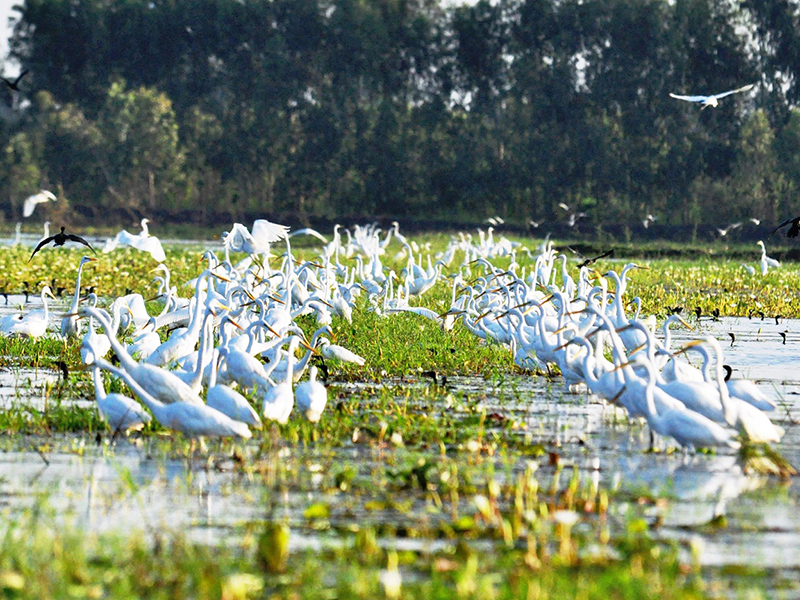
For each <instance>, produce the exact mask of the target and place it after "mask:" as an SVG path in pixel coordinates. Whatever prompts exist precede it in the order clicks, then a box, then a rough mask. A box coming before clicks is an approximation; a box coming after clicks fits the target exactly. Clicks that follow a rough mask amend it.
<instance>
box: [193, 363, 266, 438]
mask: <svg viewBox="0 0 800 600" xmlns="http://www.w3.org/2000/svg"><path fill="white" fill-rule="evenodd" d="M220 360H222V357H221V356H219V357H217V358H216V359H214V360H212V361H211V375H210V377H209V381H208V391H207V392H206V404H207V405H208V406H210V407H211V408H214V409H216V410H218V411H219V412H221V413H222V414H225V415H227V416H229V417H230V418H231V419H233V420H234V421H241V422H242V423H245V424H247V425H251V426H252V427H255V428H256V429H261V418H260V417H259V416H258V413H257V412H256V411H255V410H253V407H252V406H250V403H249V402H248V401H247V398H245V397H244V396H242V395H241V394H240V393H239V392H237V391H236V390H234V389H233V388H230V387H228V386H227V385H225V384H224V383H217V369H218V366H219V365H218V363H219V361H220Z"/></svg>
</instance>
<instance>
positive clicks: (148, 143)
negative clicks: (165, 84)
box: [99, 82, 184, 209]
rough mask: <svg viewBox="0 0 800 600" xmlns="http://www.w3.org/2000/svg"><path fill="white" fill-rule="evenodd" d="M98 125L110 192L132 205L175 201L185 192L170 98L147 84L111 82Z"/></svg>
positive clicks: (180, 154) (181, 156) (119, 200)
mask: <svg viewBox="0 0 800 600" xmlns="http://www.w3.org/2000/svg"><path fill="white" fill-rule="evenodd" d="M99 127H100V130H101V131H102V133H103V139H104V146H105V149H106V150H105V155H106V156H107V160H108V165H107V169H106V172H107V176H108V178H109V185H108V192H109V193H110V195H111V196H113V198H115V199H116V201H117V202H118V203H121V204H123V205H126V206H127V207H129V208H135V209H141V208H143V207H149V208H155V207H156V206H157V205H160V206H163V207H169V206H170V205H174V203H175V200H176V199H177V198H180V196H181V194H182V193H183V190H182V188H181V183H182V179H183V175H182V172H181V167H182V165H183V163H184V156H183V153H182V152H181V149H180V148H179V145H178V125H177V123H176V121H175V113H174V112H173V110H172V103H171V102H170V100H169V98H168V97H167V96H166V95H164V94H162V93H160V92H158V91H156V90H153V89H151V88H139V89H137V90H128V89H126V87H125V84H124V83H122V82H115V83H114V84H112V85H111V88H110V89H109V90H108V98H107V100H106V104H105V106H104V107H103V110H102V112H101V114H100V118H99ZM157 201H160V203H158V204H157Z"/></svg>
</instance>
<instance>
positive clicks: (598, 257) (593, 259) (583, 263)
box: [578, 248, 614, 269]
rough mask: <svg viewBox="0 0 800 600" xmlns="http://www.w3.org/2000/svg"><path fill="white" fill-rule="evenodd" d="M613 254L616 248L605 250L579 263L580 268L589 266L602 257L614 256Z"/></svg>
mask: <svg viewBox="0 0 800 600" xmlns="http://www.w3.org/2000/svg"><path fill="white" fill-rule="evenodd" d="M613 254H614V250H613V248H612V249H611V250H608V251H606V252H603V253H602V254H600V255H599V256H595V257H594V258H587V259H586V260H584V261H583V262H582V263H581V264H579V265H578V268H579V269H580V268H581V267H588V266H589V265H591V264H594V263H596V262H597V261H598V260H600V259H601V258H605V257H607V256H612V255H613Z"/></svg>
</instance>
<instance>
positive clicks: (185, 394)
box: [78, 306, 203, 405]
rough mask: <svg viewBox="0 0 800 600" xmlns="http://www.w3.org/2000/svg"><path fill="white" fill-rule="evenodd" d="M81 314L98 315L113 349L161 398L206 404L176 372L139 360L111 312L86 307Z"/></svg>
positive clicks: (128, 368) (154, 393)
mask: <svg viewBox="0 0 800 600" xmlns="http://www.w3.org/2000/svg"><path fill="white" fill-rule="evenodd" d="M78 314H79V315H81V316H87V317H94V318H95V320H96V321H97V322H98V323H100V325H101V327H102V328H103V330H104V331H105V332H106V336H108V340H109V342H111V349H112V350H114V353H115V354H116V355H117V358H118V359H119V362H120V364H121V365H122V367H123V368H124V369H125V371H126V372H128V373H129V374H130V376H131V377H132V378H133V379H135V380H136V381H137V382H138V383H139V385H141V386H142V387H143V388H144V389H145V390H146V391H147V392H148V393H149V394H152V395H153V396H154V397H155V398H156V399H157V400H159V401H160V402H163V403H166V404H169V403H171V402H177V401H180V402H184V403H188V404H196V405H200V404H203V400H202V399H201V398H200V396H198V395H197V394H196V393H195V392H194V390H192V388H191V387H189V385H187V384H186V383H185V382H184V381H182V380H181V379H180V378H179V377H178V376H176V375H175V374H174V373H170V372H169V371H165V370H164V369H162V368H160V367H156V366H154V365H148V364H146V363H140V362H137V361H135V360H134V359H133V358H132V357H131V355H130V354H128V352H127V351H126V350H125V348H123V346H122V344H121V343H120V342H119V340H117V338H116V336H115V335H114V329H113V327H112V326H111V321H110V319H109V318H108V314H107V313H105V312H104V311H100V310H98V309H96V308H91V307H88V306H84V307H81V308H79V309H78Z"/></svg>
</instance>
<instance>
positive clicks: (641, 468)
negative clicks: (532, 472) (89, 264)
mask: <svg viewBox="0 0 800 600" xmlns="http://www.w3.org/2000/svg"><path fill="white" fill-rule="evenodd" d="M38 303H39V300H38V298H33V297H32V298H31V302H30V304H29V306H28V307H26V308H30V307H35V306H36V304H38ZM59 305H60V306H61V307H62V309H63V307H64V306H66V302H61V303H59ZM59 305H57V306H59ZM8 310H10V309H9V308H6V307H4V306H0V316H2V315H3V314H5V313H6V312H7V311H8ZM55 312H56V313H58V308H56V311H55ZM59 318H60V314H55V315H54V316H53V319H54V324H55V323H56V322H57V319H59ZM729 332H731V333H733V334H734V335H735V342H734V344H733V346H732V347H731V346H730V337H729V335H728V333H729ZM780 332H784V333H785V334H786V341H785V343H784V340H783V338H782V337H781V336H780V335H779V333H780ZM706 334H713V335H715V336H716V337H717V338H718V339H720V340H722V341H723V343H724V345H725V346H726V348H725V361H726V362H727V363H728V364H730V365H732V366H733V367H734V377H748V378H752V379H754V380H755V381H756V382H757V384H758V386H759V387H760V388H761V389H762V390H763V391H764V392H765V394H766V395H767V396H768V397H770V398H772V399H773V400H775V402H776V403H777V404H778V409H777V410H776V411H775V412H774V413H773V414H772V415H771V417H772V418H773V420H774V421H775V422H776V423H777V424H779V425H781V426H782V427H784V428H785V430H786V435H785V436H784V438H783V440H782V441H781V443H780V444H778V445H777V446H776V448H777V450H778V451H779V452H780V453H781V454H782V455H783V456H784V457H785V458H787V459H788V460H789V462H790V463H792V464H794V465H795V466H800V428H798V426H797V423H798V421H797V419H798V418H800V406H798V402H797V396H798V394H800V321H798V320H781V321H780V323H779V324H776V323H775V321H774V319H772V320H769V319H764V320H763V321H762V320H760V319H752V320H751V319H747V318H724V319H721V320H720V321H718V322H717V321H711V320H705V319H703V321H702V322H701V323H700V324H699V326H698V328H697V330H696V331H687V330H680V329H676V330H675V331H674V333H673V340H674V342H673V343H674V347H679V346H680V344H682V343H683V342H685V341H687V340H690V339H696V338H698V337H700V336H702V335H706ZM58 377H59V374H58V373H57V372H56V371H49V370H46V369H39V370H38V371H31V370H24V369H5V370H3V371H0V408H2V407H6V406H8V404H9V403H10V402H29V403H31V404H32V405H34V406H35V407H37V408H38V409H39V410H41V409H42V408H43V407H44V404H43V402H44V400H43V396H44V392H43V390H44V389H45V384H46V383H47V382H51V383H55V382H56V381H57V378H58ZM385 385H387V386H390V387H391V388H392V389H395V390H396V391H397V395H398V397H402V396H404V395H405V393H406V392H407V390H409V389H411V390H412V394H411V395H410V398H411V400H410V402H411V404H412V405H413V404H414V403H416V402H424V403H431V402H433V401H434V400H431V396H426V397H425V398H424V399H422V392H423V391H424V390H425V388H427V387H429V386H431V385H432V382H431V381H430V379H427V378H420V379H414V378H410V379H405V380H402V381H400V380H387V381H386V382H385ZM447 385H448V386H449V393H451V394H452V396H453V397H456V398H459V399H462V400H460V402H462V403H465V404H468V405H469V406H471V407H473V408H474V407H475V406H483V407H485V410H486V414H487V415H492V418H496V419H505V418H510V419H513V420H516V421H518V422H519V423H523V424H524V427H521V428H520V430H519V435H520V436H524V439H526V440H527V441H528V442H529V443H530V444H531V445H532V446H533V445H535V444H541V445H543V446H544V447H546V448H547V449H548V450H551V451H553V452H555V453H557V454H558V455H559V460H560V461H561V463H562V464H564V465H566V466H571V465H577V466H578V467H579V468H580V471H581V476H582V477H583V478H584V479H587V480H592V481H594V482H595V484H597V485H599V486H601V487H605V488H609V489H614V490H619V492H620V494H621V496H620V498H621V500H620V501H618V502H615V503H614V504H613V506H615V507H616V508H615V510H616V511H617V513H616V517H618V518H619V519H620V520H621V521H623V520H624V517H625V513H626V511H628V510H640V507H639V502H640V501H639V498H640V497H641V495H642V494H643V493H645V495H646V496H648V497H652V498H659V497H661V498H665V499H666V501H665V502H656V503H653V504H652V506H648V507H647V508H646V510H645V511H644V512H645V515H646V518H647V519H648V521H649V522H650V523H651V524H652V525H653V527H654V531H655V532H656V535H658V536H662V537H663V538H665V539H673V540H678V541H679V542H681V543H682V544H684V545H685V546H686V547H688V545H689V543H690V541H691V543H692V544H693V545H695V546H697V545H698V544H699V546H700V547H702V551H701V553H700V561H701V564H702V565H704V566H706V567H709V568H711V569H719V568H722V567H726V568H730V567H737V566H746V567H754V568H760V569H768V570H770V571H773V572H775V573H779V574H782V575H781V576H782V577H783V578H784V579H787V580H788V579H791V577H792V576H793V574H796V571H795V570H797V569H800V511H797V510H796V507H797V505H798V503H800V495H799V494H798V491H797V489H796V487H795V486H792V485H791V482H781V481H779V480H778V479H777V478H775V477H767V476H764V475H758V474H752V473H747V472H745V470H744V468H743V466H742V464H741V461H740V460H739V458H738V457H737V456H736V455H735V454H731V453H726V452H725V451H721V452H720V453H718V454H711V455H703V454H698V455H686V454H683V453H681V452H676V453H672V454H666V453H647V452H645V450H646V448H647V447H648V445H649V436H648V433H647V431H646V429H645V428H643V427H641V426H639V425H634V426H631V425H630V424H628V423H627V422H626V420H625V419H624V418H620V415H619V414H617V412H616V409H615V408H614V407H609V406H607V405H605V404H603V403H600V402H598V401H596V400H594V399H591V398H589V397H588V396H587V395H586V394H569V393H567V392H566V391H564V389H563V386H562V385H561V382H560V381H559V380H554V381H548V380H547V379H545V378H542V377H539V378H532V377H528V376H515V375H509V376H506V377H504V378H503V379H502V380H494V381H491V380H490V381H487V380H483V379H478V378H470V377H452V378H450V379H449V381H448V384H447ZM371 386H373V387H374V384H371ZM369 387H370V386H367V385H364V384H347V385H345V384H342V385H341V386H338V387H337V386H334V387H333V388H332V389H331V394H330V395H331V397H334V395H335V394H336V393H337V392H338V393H341V394H342V395H344V396H345V397H346V396H347V395H350V394H355V395H360V394H362V393H364V391H365V389H368V388H369ZM414 390H419V392H420V399H419V400H417V399H415V394H414V393H413V391H414ZM433 397H434V398H435V401H437V402H439V401H441V402H446V401H447V400H445V399H444V396H442V397H441V398H439V397H436V396H433ZM75 401H76V402H83V403H86V402H91V399H75ZM323 418H335V416H334V414H333V413H332V412H330V411H329V412H328V413H326V414H325V415H323ZM489 422H490V423H491V419H490V420H489ZM490 426H491V425H490ZM498 426H499V425H498ZM3 443H4V446H3V450H4V451H2V452H0V506H3V507H6V508H8V509H9V510H10V511H11V512H15V511H19V510H22V509H23V508H24V507H27V506H31V505H32V504H33V503H35V502H36V501H37V498H39V497H40V496H41V495H42V494H45V495H46V496H47V498H48V502H49V503H50V504H51V505H53V506H54V508H55V509H56V510H57V511H58V512H59V513H63V514H69V515H73V517H74V518H75V520H76V522H77V523H78V524H80V525H81V526H82V527H85V528H87V529H88V530H91V531H118V530H119V529H120V528H121V529H128V528H130V529H144V530H145V531H148V532H156V531H159V530H161V529H164V528H178V529H181V530H184V531H186V532H187V534H188V535H189V537H191V538H192V539H195V540H198V541H202V542H205V543H214V544H216V543H232V542H235V541H236V540H239V539H241V537H242V536H243V535H245V532H246V531H247V530H248V527H249V526H250V525H251V524H252V523H254V522H255V523H257V522H260V521H261V520H263V519H266V518H274V517H275V516H280V517H282V518H287V519H288V520H289V522H290V523H291V524H292V526H293V529H294V528H296V529H297V530H298V532H299V533H298V535H293V536H292V544H293V548H295V549H296V548H300V547H318V546H319V545H322V544H327V543H336V541H335V538H336V536H335V535H333V534H331V530H329V529H326V530H325V531H320V532H315V531H314V529H313V527H310V526H309V523H308V520H307V519H306V518H305V517H304V514H303V513H304V511H305V509H306V508H307V507H308V506H309V505H311V504H314V503H316V502H326V503H329V504H330V505H331V506H332V509H331V516H330V519H329V525H330V527H332V528H333V530H336V529H337V528H338V529H344V530H346V529H347V527H348V525H350V524H353V523H360V522H364V521H371V522H377V523H380V522H382V521H391V522H393V524H395V525H396V526H401V525H402V526H409V527H431V526H432V524H433V525H435V523H436V522H437V520H442V521H447V518H448V515H444V514H438V515H437V514H435V512H431V511H429V510H427V509H428V508H429V507H428V506H427V505H426V504H425V502H424V501H422V500H421V498H420V496H419V494H417V495H413V494H405V493H404V492H398V499H399V500H403V499H407V500H408V501H409V502H410V503H411V504H410V506H409V507H407V508H408V510H407V512H405V513H400V514H398V512H397V511H392V510H383V509H380V508H378V509H376V510H371V511H365V510H364V508H363V506H362V503H361V502H359V501H354V500H353V499H352V498H351V496H350V495H348V494H339V493H336V491H335V489H332V488H333V486H332V484H331V478H332V473H331V472H332V470H333V469H335V467H336V466H337V465H341V464H344V463H346V462H348V461H352V462H354V463H356V464H360V465H362V466H361V467H360V469H362V470H366V471H362V472H369V470H370V469H374V470H376V471H377V472H382V471H383V470H385V469H386V468H387V456H388V457H389V459H392V457H393V453H394V452H397V453H398V454H400V453H401V452H402V451H401V450H394V449H391V448H390V449H388V450H386V449H376V448H375V447H373V446H370V445H359V444H348V445H346V446H345V447H342V448H339V449H335V450H334V451H333V452H334V454H333V455H332V456H320V455H319V454H318V453H317V451H316V450H315V448H314V447H313V445H311V446H310V447H309V448H302V447H296V446H287V447H286V448H283V449H280V448H281V445H280V444H279V445H278V446H277V448H276V450H274V451H267V452H264V453H262V454H259V455H258V457H257V458H254V459H253V460H256V462H257V464H258V468H257V469H255V471H248V470H247V469H245V470H244V471H243V470H242V469H240V468H238V466H237V464H236V463H235V462H234V461H233V460H232V459H230V458H228V457H225V456H220V455H219V454H218V453H215V452H213V449H214V444H211V448H212V453H211V455H212V456H214V457H215V459H214V462H213V464H211V465H210V466H209V465H207V463H206V459H205V458H198V459H195V460H192V459H190V458H185V459H175V458H167V457H165V455H164V452H163V442H162V441H161V440H158V439H147V440H145V441H141V440H136V439H135V438H132V439H131V440H124V439H122V440H117V441H115V442H114V444H113V445H109V443H108V440H107V439H106V440H104V441H103V442H102V443H101V444H99V445H98V444H97V443H96V442H95V440H94V438H91V437H89V436H66V437H56V438H27V437H23V438H19V439H16V440H11V439H6V440H5V441H4V442H3ZM42 446H45V449H44V450H42ZM37 448H38V449H39V450H38V451H37ZM247 450H248V451H249V452H250V453H251V457H255V456H256V450H255V444H252V445H250V446H248V447H247ZM432 454H434V455H435V453H434V452H432ZM529 459H530V457H526V458H525V459H524V460H525V461H527V460H529ZM536 460H538V461H539V463H540V468H539V473H540V475H541V477H540V481H542V482H548V481H549V476H550V474H551V473H552V472H553V471H554V467H553V466H552V465H551V464H550V463H549V461H548V458H547V457H543V458H538V459H536ZM389 462H390V463H391V460H389ZM524 468H525V464H524V463H520V464H519V465H517V466H516V467H515V469H514V470H515V472H519V471H521V470H523V469H524ZM502 476H503V475H502V473H501V472H500V470H498V477H502ZM465 508H467V509H468V508H469V507H465ZM721 515H724V516H725V518H726V519H727V527H725V528H721V529H719V528H713V527H709V523H710V522H712V520H713V519H715V518H717V517H719V516H721ZM698 540H699V542H698ZM403 543H405V544H407V545H409V546H410V547H414V548H418V549H425V548H428V549H430V548H431V547H432V546H431V544H434V543H446V542H432V541H430V540H429V539H428V540H426V539H419V540H413V539H407V540H404V541H403ZM687 552H688V551H687ZM787 573H788V575H787ZM782 593H786V595H787V597H793V596H795V595H797V592H796V591H795V590H791V591H790V592H786V591H782ZM798 597H800V596H798Z"/></svg>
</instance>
